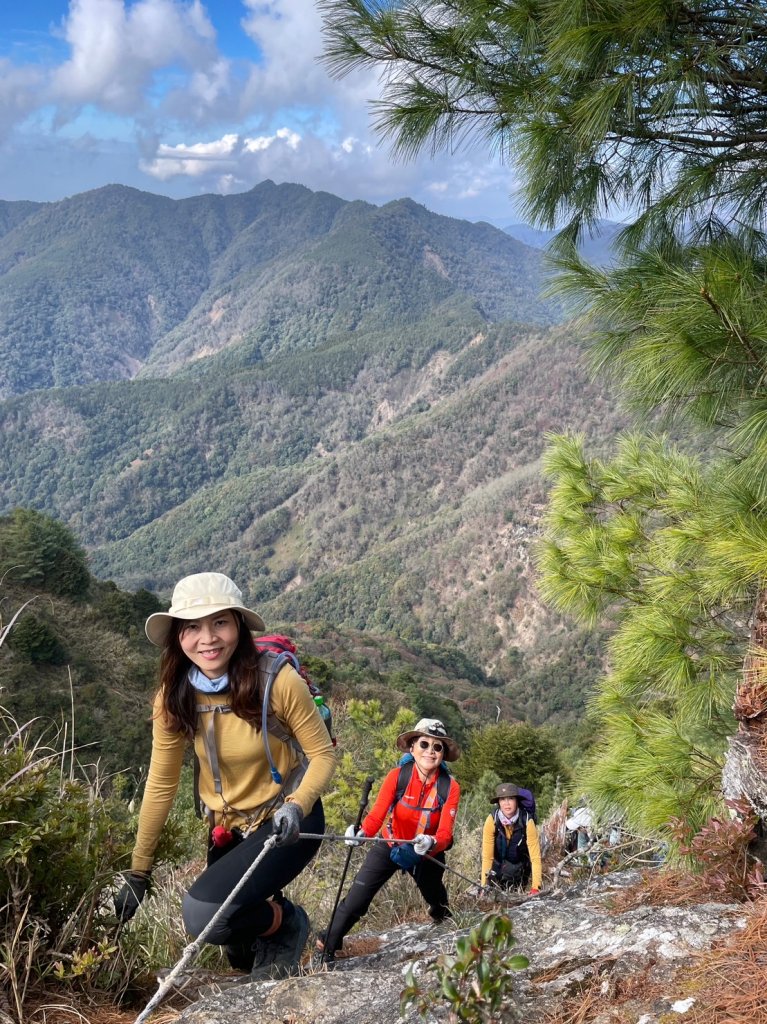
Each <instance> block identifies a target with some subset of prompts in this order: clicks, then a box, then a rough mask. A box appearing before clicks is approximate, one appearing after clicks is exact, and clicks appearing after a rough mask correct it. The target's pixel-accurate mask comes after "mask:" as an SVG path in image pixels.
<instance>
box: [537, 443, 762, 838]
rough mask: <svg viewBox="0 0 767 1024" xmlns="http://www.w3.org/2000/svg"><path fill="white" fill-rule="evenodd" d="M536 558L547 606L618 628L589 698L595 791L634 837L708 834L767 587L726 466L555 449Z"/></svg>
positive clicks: (659, 450) (640, 448) (667, 452)
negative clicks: (688, 829)
mask: <svg viewBox="0 0 767 1024" xmlns="http://www.w3.org/2000/svg"><path fill="white" fill-rule="evenodd" d="M545 469H546V472H547V473H548V475H549V476H550V477H551V479H552V481H553V487H552V491H551V498H550V503H549V507H548V512H547V515H546V521H545V530H546V538H545V540H544V541H543V542H542V544H541V546H540V549H539V559H538V564H539V569H540V573H541V576H540V587H541V591H542V593H543V595H544V597H545V599H546V600H548V601H549V602H551V603H552V604H553V605H554V606H555V607H557V608H559V609H560V610H561V611H563V612H566V613H568V614H569V615H572V616H575V617H576V618H578V619H580V620H581V621H583V622H586V623H588V624H591V625H593V624H595V623H596V622H599V621H605V620H607V621H609V622H610V624H611V626H612V634H611V639H610V641H609V647H608V650H609V663H610V667H609V672H608V674H607V676H606V678H605V679H604V681H603V683H602V685H601V687H600V690H599V692H598V693H597V694H596V695H595V696H594V698H593V700H592V710H593V712H594V714H595V718H596V721H597V722H598V723H599V727H600V729H601V731H602V733H603V735H602V741H601V743H600V744H599V746H598V748H597V752H596V755H595V756H594V757H593V758H592V760H591V763H590V766H589V769H588V771H587V784H588V786H589V788H590V789H591V791H592V792H593V793H594V795H595V797H596V798H597V799H598V800H599V802H601V803H602V804H603V805H604V806H605V807H610V808H612V809H613V810H614V809H615V808H616V807H617V808H622V809H623V810H624V811H625V812H626V814H627V815H628V819H629V821H630V822H631V824H632V825H633V826H635V827H636V828H640V829H649V830H651V831H653V832H658V831H664V830H667V829H668V822H669V821H670V819H671V818H672V817H675V816H676V817H681V818H684V819H685V820H687V821H688V822H690V824H691V825H692V826H694V827H696V828H697V827H700V826H701V825H702V824H703V823H704V822H705V820H706V819H707V818H708V817H709V816H710V815H711V814H712V813H714V812H715V810H716V809H717V807H718V799H719V798H718V781H719V775H720V772H721V767H722V762H723V756H724V753H725V748H726V739H727V736H728V735H729V734H731V733H732V732H733V730H734V720H733V717H732V710H731V709H732V704H733V698H734V694H735V688H736V685H737V682H738V678H739V673H740V671H741V668H742V661H743V654H744V651H745V649H746V647H747V636H748V619H749V615H750V613H751V609H752V607H753V602H754V599H755V596H756V593H757V591H758V588H759V585H760V581H761V580H763V579H764V578H765V577H767V543H765V541H766V540H767V535H766V533H765V530H766V529H767V521H766V520H765V516H764V513H763V511H762V509H761V507H760V505H759V503H758V501H757V500H756V499H755V495H754V493H753V491H752V490H750V489H749V488H748V487H746V486H744V485H743V483H742V481H740V480H739V473H738V467H737V466H733V464H732V462H731V460H729V459H728V458H726V457H722V458H721V459H719V460H717V461H715V462H713V463H704V462H703V461H702V460H701V459H699V458H696V457H694V456H691V455H687V454H683V453H682V452H680V451H679V450H677V449H676V448H675V447H673V446H672V445H670V444H669V443H668V441H667V440H666V439H664V438H663V437H661V436H644V435H626V436H623V437H622V438H620V439H619V442H618V444H617V447H616V450H615V453H614V456H613V458H612V459H610V460H609V461H603V460H600V459H595V458H592V459H588V458H587V457H586V456H585V454H584V451H583V442H582V439H580V438H577V437H573V436H560V437H555V438H552V442H551V447H550V449H549V451H548V453H547V456H546V464H545Z"/></svg>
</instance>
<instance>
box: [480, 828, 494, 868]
mask: <svg viewBox="0 0 767 1024" xmlns="http://www.w3.org/2000/svg"><path fill="white" fill-rule="evenodd" d="M494 856H495V822H494V821H493V816H492V814H490V815H488V817H487V818H486V819H485V824H484V825H483V826H482V870H481V872H480V882H481V884H482V885H487V875H488V872H489V871H490V868H491V867H492V866H493V857H494Z"/></svg>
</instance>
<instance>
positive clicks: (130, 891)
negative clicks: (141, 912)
mask: <svg viewBox="0 0 767 1024" xmlns="http://www.w3.org/2000/svg"><path fill="white" fill-rule="evenodd" d="M123 878H124V879H125V881H124V882H123V885H122V888H121V889H120V891H119V892H118V893H117V895H116V896H115V914H116V916H117V920H118V921H130V919H131V918H132V917H133V915H134V914H135V913H136V911H137V910H138V908H139V906H140V904H141V901H142V900H143V899H144V897H145V896H146V894H147V893H148V892H149V886H150V884H151V878H150V877H149V875H144V874H141V873H140V872H138V871H128V872H126V873H125V874H124V875H123Z"/></svg>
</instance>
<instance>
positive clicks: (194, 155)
mask: <svg viewBox="0 0 767 1024" xmlns="http://www.w3.org/2000/svg"><path fill="white" fill-rule="evenodd" d="M238 144H239V138H238V136H237V135H224V136H223V137H222V138H220V139H216V140H215V141H213V142H194V143H192V144H191V145H184V144H183V143H182V144H181V145H178V146H166V145H160V146H158V148H157V154H156V156H155V158H154V160H144V161H142V162H141V167H142V170H144V171H145V172H146V173H147V174H150V175H151V176H152V177H153V178H157V179H158V180H159V181H166V180H167V179H168V178H174V177H176V176H178V175H185V176H186V177H190V178H198V177H200V176H202V175H208V174H211V172H214V173H218V171H217V169H218V168H220V167H221V164H222V162H225V163H229V162H231V158H232V157H233V156H234V154H235V152H236V150H237V149H238Z"/></svg>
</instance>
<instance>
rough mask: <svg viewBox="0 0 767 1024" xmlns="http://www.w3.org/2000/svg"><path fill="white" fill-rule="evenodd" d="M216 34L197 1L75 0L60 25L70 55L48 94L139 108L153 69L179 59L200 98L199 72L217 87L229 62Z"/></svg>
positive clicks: (70, 101) (67, 101) (73, 101)
mask: <svg viewBox="0 0 767 1024" xmlns="http://www.w3.org/2000/svg"><path fill="white" fill-rule="evenodd" d="M214 34H215V33H214V29H213V26H212V24H211V23H210V22H209V20H208V19H207V16H206V15H205V12H204V9H203V8H202V6H201V5H200V4H199V2H194V3H192V4H184V3H180V2H177V0H138V2H137V3H134V4H132V5H131V6H130V7H127V6H126V5H125V3H124V2H123V0H71V4H70V9H69V15H68V16H67V18H66V19H65V22H64V28H63V35H64V38H65V40H66V41H67V42H68V43H69V45H70V48H71V56H70V58H69V59H68V60H66V61H65V62H64V63H63V64H61V65H60V66H59V67H58V68H57V69H55V71H54V72H53V75H52V77H51V83H50V100H51V101H52V102H57V103H61V104H63V105H65V106H70V107H80V106H83V105H85V104H93V105H94V106H96V107H99V108H101V109H104V110H109V111H112V112H115V113H118V114H123V115H138V114H140V113H141V112H142V110H143V109H144V108H145V107H146V106H147V105H148V92H149V90H150V88H151V87H152V85H153V84H154V80H155V75H156V74H157V73H159V72H162V71H165V70H166V69H168V68H169V67H172V66H174V65H180V66H181V67H183V68H186V69H187V71H188V72H192V74H193V77H192V82H193V86H194V85H195V84H196V88H197V98H198V99H199V97H200V95H201V94H203V93H204V90H202V89H201V88H200V81H201V80H202V79H207V81H208V83H211V82H216V81H218V83H219V84H218V85H217V87H216V92H218V91H220V88H221V84H220V80H221V77H222V74H224V73H225V67H224V65H222V62H221V58H220V57H219V55H218V54H217V52H216V49H215V47H214V45H213V38H214ZM207 88H208V89H210V84H208V86H207Z"/></svg>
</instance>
